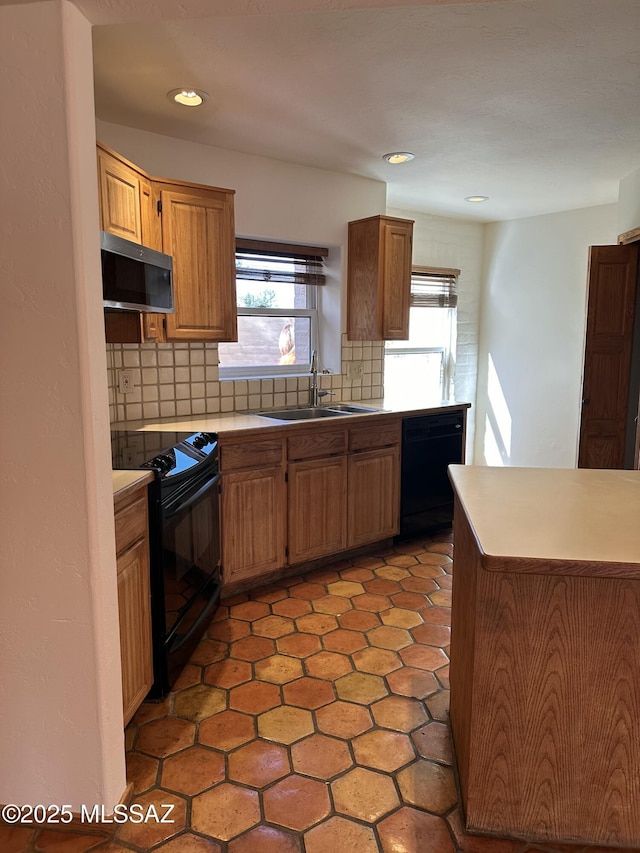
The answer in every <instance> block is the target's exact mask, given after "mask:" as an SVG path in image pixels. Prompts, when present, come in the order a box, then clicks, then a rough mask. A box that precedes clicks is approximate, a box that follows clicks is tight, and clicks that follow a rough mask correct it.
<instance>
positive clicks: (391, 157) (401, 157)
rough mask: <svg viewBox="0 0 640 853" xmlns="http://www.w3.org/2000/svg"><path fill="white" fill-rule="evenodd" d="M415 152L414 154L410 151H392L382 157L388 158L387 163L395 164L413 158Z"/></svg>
mask: <svg viewBox="0 0 640 853" xmlns="http://www.w3.org/2000/svg"><path fill="white" fill-rule="evenodd" d="M414 157H415V154H412V153H411V152H410V151H392V153H391V154H383V155H382V159H383V160H386V161H387V163H393V165H394V166H395V165H397V164H398V163H406V162H407V160H413V158H414Z"/></svg>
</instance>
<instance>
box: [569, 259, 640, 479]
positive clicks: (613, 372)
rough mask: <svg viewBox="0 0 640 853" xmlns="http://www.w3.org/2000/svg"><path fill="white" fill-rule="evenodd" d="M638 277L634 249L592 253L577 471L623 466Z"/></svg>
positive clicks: (633, 402) (634, 406)
mask: <svg viewBox="0 0 640 853" xmlns="http://www.w3.org/2000/svg"><path fill="white" fill-rule="evenodd" d="M637 275H638V245H637V244H635V245H629V246H593V247H592V248H591V255H590V261H589V302H588V310H587V334H586V342H585V362H584V376H583V388H582V398H583V399H582V419H581V423H580V447H579V453H578V467H579V468H623V467H624V457H625V438H626V426H627V413H628V408H629V405H632V406H633V408H634V410H635V409H637V400H633V401H630V400H629V378H630V373H631V359H632V353H633V327H634V317H635V310H636V281H637Z"/></svg>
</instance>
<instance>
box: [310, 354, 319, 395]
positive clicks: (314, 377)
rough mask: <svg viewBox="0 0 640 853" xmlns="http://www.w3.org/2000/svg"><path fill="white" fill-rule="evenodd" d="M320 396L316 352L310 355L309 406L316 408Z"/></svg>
mask: <svg viewBox="0 0 640 853" xmlns="http://www.w3.org/2000/svg"><path fill="white" fill-rule="evenodd" d="M319 397H320V395H319V394H318V352H317V350H314V351H313V352H312V353H311V385H310V387H309V405H310V406H317V405H318V400H319Z"/></svg>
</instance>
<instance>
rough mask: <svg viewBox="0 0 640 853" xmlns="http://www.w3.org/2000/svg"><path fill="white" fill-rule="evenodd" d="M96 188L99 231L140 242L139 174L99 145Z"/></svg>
mask: <svg viewBox="0 0 640 853" xmlns="http://www.w3.org/2000/svg"><path fill="white" fill-rule="evenodd" d="M98 188H99V202H100V227H101V228H102V230H103V231H108V232H109V233H110V234H115V235H116V236H117V237H124V239H125V240H131V241H132V242H133V243H141V242H142V226H141V219H140V175H139V174H138V173H137V172H136V171H135V170H134V169H131V168H130V167H129V166H127V165H126V164H124V163H122V162H120V160H118V159H116V158H115V157H113V156H112V155H111V154H108V153H107V152H106V151H103V150H102V149H101V148H98Z"/></svg>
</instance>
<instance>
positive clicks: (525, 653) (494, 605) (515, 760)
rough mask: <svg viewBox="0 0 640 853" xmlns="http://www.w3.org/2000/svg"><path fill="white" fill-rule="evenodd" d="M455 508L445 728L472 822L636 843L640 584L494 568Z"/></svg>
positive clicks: (510, 831) (543, 836)
mask: <svg viewBox="0 0 640 853" xmlns="http://www.w3.org/2000/svg"><path fill="white" fill-rule="evenodd" d="M461 516H462V513H461V512H460V510H459V509H458V513H457V517H456V523H455V541H456V546H455V554H454V589H453V612H452V639H451V724H452V729H453V734H454V743H455V749H456V757H457V760H458V765H459V770H460V780H461V790H462V795H463V805H464V809H465V814H466V820H467V828H468V829H469V830H470V831H473V830H478V831H482V832H490V833H496V834H498V835H512V836H515V837H521V838H525V837H526V838H528V839H534V840H539V841H549V840H556V841H562V840H564V841H584V842H593V843H598V844H610V845H621V846H624V845H627V846H632V845H634V844H637V841H638V838H640V753H639V751H638V748H637V744H638V743H640V681H639V679H638V678H637V672H638V655H639V650H640V582H639V581H637V580H620V579H607V578H600V577H563V576H557V575H555V576H554V575H550V574H546V575H524V574H517V573H510V572H509V569H508V567H509V558H504V566H503V570H502V571H501V572H488V571H486V570H485V569H483V568H482V556H481V554H480V552H479V551H478V546H477V544H476V542H475V539H474V536H473V534H472V532H471V531H470V530H469V526H468V521H467V519H466V517H461ZM474 552H475V553H474ZM474 584H475V589H474Z"/></svg>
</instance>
